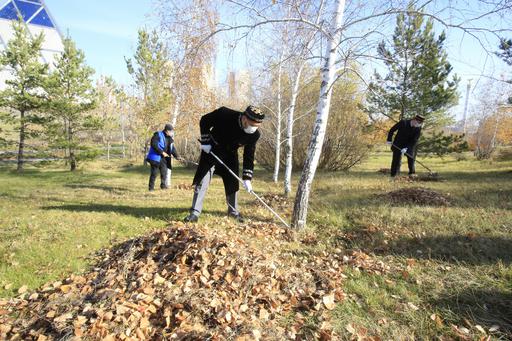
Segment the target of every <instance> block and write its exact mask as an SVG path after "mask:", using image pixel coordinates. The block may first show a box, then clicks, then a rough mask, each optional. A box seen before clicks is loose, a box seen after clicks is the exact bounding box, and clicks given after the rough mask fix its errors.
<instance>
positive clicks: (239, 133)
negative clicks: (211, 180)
mask: <svg viewBox="0 0 512 341" xmlns="http://www.w3.org/2000/svg"><path fill="white" fill-rule="evenodd" d="M242 114H243V113H242V112H240V111H236V110H232V109H229V108H226V107H221V108H219V109H217V110H214V111H212V112H211V113H209V114H206V115H204V116H203V117H201V120H200V122H199V126H200V129H201V144H211V145H212V151H213V152H214V153H215V155H217V156H218V157H219V158H220V159H221V160H222V161H223V162H224V163H225V164H226V165H227V166H228V167H229V168H230V169H231V170H232V171H233V172H234V173H235V174H237V175H238V174H239V161H238V148H240V147H244V152H243V171H242V178H243V179H244V180H251V179H252V177H253V171H254V153H255V151H256V142H257V141H258V139H259V138H260V132H259V130H257V131H256V132H255V133H254V134H247V133H246V132H244V130H243V127H242V121H241V119H242ZM213 165H215V173H216V174H218V175H220V176H221V177H222V178H223V180H224V186H225V190H226V193H227V194H231V193H234V192H236V191H238V189H239V183H238V180H237V179H235V178H234V177H233V176H232V175H231V174H229V172H228V171H227V170H226V169H224V166H222V165H220V164H218V163H217V162H216V161H215V159H214V158H213V157H212V156H211V155H208V154H206V153H201V158H200V160H199V166H198V167H197V171H196V174H195V176H194V184H198V183H199V182H200V181H201V179H202V178H203V177H204V176H205V175H206V172H208V170H210V168H211V166H213Z"/></svg>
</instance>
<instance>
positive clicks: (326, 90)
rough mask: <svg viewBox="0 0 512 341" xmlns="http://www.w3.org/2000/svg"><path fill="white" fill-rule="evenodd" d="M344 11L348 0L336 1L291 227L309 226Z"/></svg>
mask: <svg viewBox="0 0 512 341" xmlns="http://www.w3.org/2000/svg"><path fill="white" fill-rule="evenodd" d="M344 11H345V0H337V6H336V15H335V19H334V21H335V23H334V26H333V28H332V30H331V35H330V37H329V44H328V47H327V48H328V50H327V53H326V60H325V66H324V67H323V68H322V70H321V76H322V83H321V86H320V97H319V100H318V106H317V115H316V121H315V124H314V128H313V134H312V136H311V140H310V142H309V146H308V153H307V157H306V161H305V162H304V168H303V170H302V174H301V178H300V181H299V184H298V188H297V194H296V196H295V203H294V206H293V214H292V226H293V227H295V228H299V229H300V228H304V227H305V225H306V218H307V213H308V204H309V195H310V191H311V184H312V183H313V179H314V177H315V172H316V168H317V166H318V161H319V160H320V154H321V151H322V145H323V143H324V137H325V131H326V128H327V120H328V118H329V109H330V105H331V94H332V85H333V83H334V81H335V77H336V70H335V62H336V53H337V51H338V47H339V44H340V41H341V25H342V21H343V13H344Z"/></svg>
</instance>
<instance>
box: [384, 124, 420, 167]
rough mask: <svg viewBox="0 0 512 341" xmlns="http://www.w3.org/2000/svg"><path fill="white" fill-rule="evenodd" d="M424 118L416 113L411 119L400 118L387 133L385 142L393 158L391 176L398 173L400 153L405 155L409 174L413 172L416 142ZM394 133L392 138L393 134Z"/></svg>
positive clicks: (400, 160)
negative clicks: (389, 147)
mask: <svg viewBox="0 0 512 341" xmlns="http://www.w3.org/2000/svg"><path fill="white" fill-rule="evenodd" d="M424 120H425V119H424V118H423V117H422V116H420V115H416V116H415V117H414V118H413V119H411V120H401V121H400V122H398V123H397V124H395V125H394V126H393V127H391V129H390V130H389V133H388V139H387V144H388V145H390V146H391V151H392V152H393V160H392V161H391V176H392V177H394V176H396V175H397V174H399V173H400V166H401V163H402V155H404V154H405V156H407V165H408V166H409V175H412V174H415V173H416V169H415V165H414V161H415V158H416V144H417V143H418V139H419V138H420V134H421V127H422V124H423V121H424ZM395 131H396V132H397V133H396V136H395V139H394V140H393V134H394V133H395Z"/></svg>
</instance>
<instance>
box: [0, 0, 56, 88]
mask: <svg viewBox="0 0 512 341" xmlns="http://www.w3.org/2000/svg"><path fill="white" fill-rule="evenodd" d="M18 18H22V19H23V21H24V22H25V24H26V25H27V28H28V30H29V32H30V34H31V35H32V36H36V35H38V34H39V33H41V32H43V34H44V42H43V45H42V51H41V56H40V57H41V61H43V62H45V63H48V64H49V65H50V67H52V66H53V63H54V61H55V58H56V56H57V55H59V54H60V53H62V52H63V51H64V46H63V44H62V34H61V32H60V31H59V29H58V27H57V25H56V23H55V19H54V18H53V17H52V15H51V13H50V11H49V10H48V7H47V6H46V4H45V3H44V1H43V0H10V1H5V0H3V1H2V0H0V50H4V49H5V48H6V47H7V43H8V42H9V40H10V39H11V38H12V36H13V31H12V21H13V20H18ZM8 76H9V73H8V71H7V70H0V88H3V87H4V84H5V80H6V79H7V77H8Z"/></svg>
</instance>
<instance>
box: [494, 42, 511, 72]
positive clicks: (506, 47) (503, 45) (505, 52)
mask: <svg viewBox="0 0 512 341" xmlns="http://www.w3.org/2000/svg"><path fill="white" fill-rule="evenodd" d="M499 49H500V50H501V51H499V52H497V53H496V54H497V55H498V56H499V57H500V58H501V59H503V60H504V61H505V63H507V64H508V65H512V39H504V38H502V39H501V41H500V46H499Z"/></svg>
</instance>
